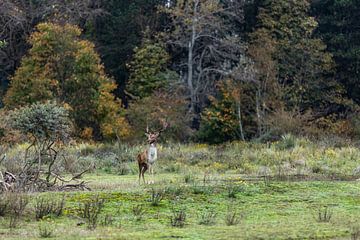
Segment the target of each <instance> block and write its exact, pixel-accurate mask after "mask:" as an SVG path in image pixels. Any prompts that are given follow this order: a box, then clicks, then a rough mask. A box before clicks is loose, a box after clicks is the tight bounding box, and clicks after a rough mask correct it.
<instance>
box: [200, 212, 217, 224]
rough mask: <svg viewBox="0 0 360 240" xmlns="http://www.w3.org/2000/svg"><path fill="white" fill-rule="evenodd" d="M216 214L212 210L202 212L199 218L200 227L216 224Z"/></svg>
mask: <svg viewBox="0 0 360 240" xmlns="http://www.w3.org/2000/svg"><path fill="white" fill-rule="evenodd" d="M216 216H217V214H216V212H215V211H214V210H210V211H203V212H202V213H201V214H200V216H199V224H200V225H214V224H215V223H216Z"/></svg>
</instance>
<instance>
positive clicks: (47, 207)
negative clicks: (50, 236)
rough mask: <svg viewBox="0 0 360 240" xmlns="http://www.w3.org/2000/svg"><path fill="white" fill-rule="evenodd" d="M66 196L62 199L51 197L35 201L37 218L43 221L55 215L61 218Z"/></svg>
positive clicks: (39, 198)
mask: <svg viewBox="0 0 360 240" xmlns="http://www.w3.org/2000/svg"><path fill="white" fill-rule="evenodd" d="M64 205H65V196H63V197H62V199H56V198H51V197H45V196H43V197H38V198H36V200H35V218H36V220H41V219H43V218H44V217H46V216H49V215H53V216H56V217H59V216H61V215H62V213H63V209H64Z"/></svg>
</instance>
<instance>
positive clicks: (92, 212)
mask: <svg viewBox="0 0 360 240" xmlns="http://www.w3.org/2000/svg"><path fill="white" fill-rule="evenodd" d="M104 203H105V200H104V199H102V198H100V197H99V195H95V196H92V197H91V198H90V199H88V201H86V202H85V203H83V204H82V206H81V208H80V216H81V217H82V218H84V219H85V220H86V221H87V224H88V225H87V227H88V228H89V229H91V230H93V229H95V228H96V226H97V223H98V220H99V215H100V213H101V211H102V209H103V207H104Z"/></svg>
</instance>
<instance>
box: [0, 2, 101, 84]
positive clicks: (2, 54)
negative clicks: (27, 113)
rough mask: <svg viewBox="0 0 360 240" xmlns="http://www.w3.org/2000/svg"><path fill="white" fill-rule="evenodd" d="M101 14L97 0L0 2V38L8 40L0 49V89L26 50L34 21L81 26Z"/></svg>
mask: <svg viewBox="0 0 360 240" xmlns="http://www.w3.org/2000/svg"><path fill="white" fill-rule="evenodd" d="M102 14H103V11H102V10H101V8H100V0H88V1H78V0H68V1H63V0H26V1H15V0H2V1H0V26H1V27H2V29H1V32H0V39H3V40H5V41H6V42H7V43H8V44H7V45H6V47H4V48H2V49H0V87H1V89H2V90H3V91H5V90H6V89H7V87H8V81H9V77H10V76H12V75H13V74H14V72H15V70H16V69H17V68H18V67H19V65H20V61H21V59H22V57H23V56H24V55H25V53H26V52H27V50H28V49H29V44H28V43H27V39H28V37H29V36H30V34H31V33H32V32H33V29H34V27H35V26H36V25H37V24H39V23H41V22H45V21H51V22H58V23H72V24H79V25H81V26H85V25H87V24H89V22H91V21H93V19H95V18H96V17H98V16H100V15H102Z"/></svg>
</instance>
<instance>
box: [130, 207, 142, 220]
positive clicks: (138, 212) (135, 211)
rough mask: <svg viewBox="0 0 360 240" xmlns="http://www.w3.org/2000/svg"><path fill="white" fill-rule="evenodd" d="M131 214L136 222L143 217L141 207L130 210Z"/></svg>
mask: <svg viewBox="0 0 360 240" xmlns="http://www.w3.org/2000/svg"><path fill="white" fill-rule="evenodd" d="M132 212H133V214H134V217H135V219H136V221H141V220H142V219H143V217H144V214H145V209H144V207H143V206H142V205H135V206H133V208H132Z"/></svg>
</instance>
